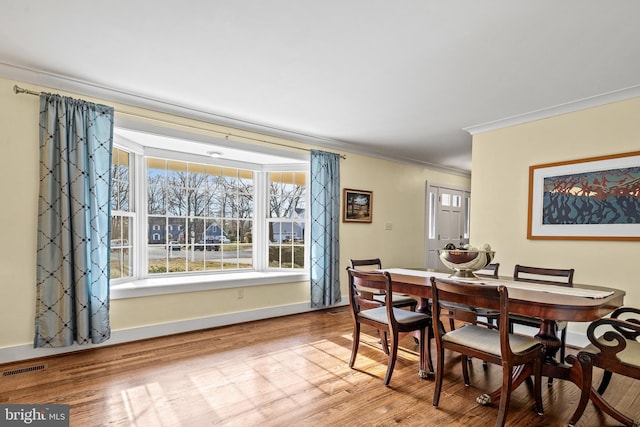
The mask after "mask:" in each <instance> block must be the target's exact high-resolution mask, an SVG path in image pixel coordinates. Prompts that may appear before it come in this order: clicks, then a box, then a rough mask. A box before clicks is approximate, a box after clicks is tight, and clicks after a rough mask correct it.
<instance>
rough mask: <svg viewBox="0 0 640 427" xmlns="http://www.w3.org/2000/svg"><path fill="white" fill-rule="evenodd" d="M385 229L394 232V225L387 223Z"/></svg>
mask: <svg viewBox="0 0 640 427" xmlns="http://www.w3.org/2000/svg"><path fill="white" fill-rule="evenodd" d="M384 229H385V230H393V224H392V223H390V222H387V223H386V224H385V225H384Z"/></svg>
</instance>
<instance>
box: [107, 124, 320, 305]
mask: <svg viewBox="0 0 640 427" xmlns="http://www.w3.org/2000/svg"><path fill="white" fill-rule="evenodd" d="M116 128H123V129H129V130H134V131H138V132H147V133H152V134H158V135H167V134H169V133H170V134H171V136H172V137H176V133H175V132H167V133H164V132H159V131H158V129H156V130H155V131H151V132H150V131H148V130H145V129H144V128H142V129H141V128H140V127H132V126H120V125H118V123H116ZM165 130H166V129H165ZM177 137H179V138H182V139H185V140H192V141H193V140H199V141H201V140H202V136H198V138H194V135H193V134H191V133H189V132H180V133H179V136H177ZM209 142H210V143H212V144H213V143H215V144H217V143H218V142H219V141H218V140H215V139H213V138H210V139H209ZM114 147H116V148H119V149H122V150H125V151H128V152H129V153H131V158H130V162H131V163H132V164H133V169H134V175H133V176H132V181H133V183H132V186H133V194H134V200H130V203H131V204H132V206H133V208H132V210H133V211H134V212H135V217H136V220H135V224H134V230H133V233H132V234H133V235H132V242H131V244H132V246H133V249H132V251H131V255H132V257H133V260H132V270H133V277H127V278H119V279H112V280H111V281H110V288H111V297H112V298H113V299H120V298H131V297H140V296H149V295H161V294H170V293H183V292H191V291H202V290H211V289H224V288H234V287H245V286H260V285H269V284H276V283H290V282H301V281H308V280H309V271H308V268H307V266H308V265H309V264H308V263H309V250H310V248H309V243H308V242H309V238H308V235H307V234H308V233H309V227H308V226H306V224H309V220H310V214H309V210H310V209H309V203H310V191H309V188H308V186H309V182H310V177H309V173H310V161H309V153H308V152H305V153H304V154H303V155H300V154H299V153H296V155H292V154H291V152H289V151H282V150H278V149H271V150H264V147H260V149H259V150H256V151H258V152H260V153H265V152H268V153H269V154H273V155H277V156H285V157H288V158H291V159H295V160H296V161H297V160H300V161H299V162H297V163H287V164H272V165H267V164H256V163H247V162H240V161H236V160H228V159H220V158H217V159H213V158H211V157H207V156H203V155H198V154H193V153H188V152H184V151H169V150H164V149H160V148H155V147H144V146H142V145H140V144H137V143H134V142H132V141H130V140H122V139H119V140H118V141H117V142H114ZM235 148H237V147H235ZM244 149H246V147H245V148H244ZM148 157H159V158H167V159H171V160H177V161H186V162H194V163H200V164H205V165H215V166H222V167H232V168H239V169H245V170H246V169H249V170H252V171H253V172H254V213H253V215H254V216H253V221H254V229H253V268H252V269H247V270H226V271H225V270H221V271H206V272H188V273H168V274H154V275H149V274H148V272H147V269H148V259H147V250H146V246H147V245H146V239H147V237H148V218H147V200H146V197H147V170H146V161H147V158H148ZM269 172H305V173H306V175H307V184H306V185H307V190H306V201H305V205H306V209H305V219H304V221H305V231H304V232H305V238H304V241H305V243H304V245H305V252H304V253H305V268H303V269H277V268H270V267H269V265H268V251H269V241H268V237H267V236H266V229H265V228H266V226H267V209H268V206H267V203H268V194H269V187H268V179H267V177H268V173H269ZM256 237H257V238H256Z"/></svg>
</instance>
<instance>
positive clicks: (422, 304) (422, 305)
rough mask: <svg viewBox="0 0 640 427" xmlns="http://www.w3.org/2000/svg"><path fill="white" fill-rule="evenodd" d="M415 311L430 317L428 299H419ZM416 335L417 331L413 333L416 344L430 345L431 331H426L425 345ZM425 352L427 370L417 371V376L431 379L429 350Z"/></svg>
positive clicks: (431, 365) (431, 370)
mask: <svg viewBox="0 0 640 427" xmlns="http://www.w3.org/2000/svg"><path fill="white" fill-rule="evenodd" d="M416 311H417V312H419V313H424V314H428V315H429V316H430V315H431V305H430V304H429V299H428V298H422V297H421V298H420V299H419V301H418V306H417V307H416ZM418 334H419V333H418V332H417V331H416V332H414V339H415V340H416V343H418V344H419V345H426V346H429V345H430V344H431V340H430V338H431V337H432V336H433V331H427V342H426V343H420V340H419V335H418ZM425 351H427V365H428V369H429V370H428V371H426V370H423V369H420V370H419V371H418V376H419V377H420V378H422V379H428V378H433V375H434V371H433V363H432V362H431V349H430V348H429V349H428V350H425Z"/></svg>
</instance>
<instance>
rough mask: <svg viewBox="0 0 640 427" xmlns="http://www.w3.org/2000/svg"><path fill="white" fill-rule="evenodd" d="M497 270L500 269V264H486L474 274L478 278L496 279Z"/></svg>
mask: <svg viewBox="0 0 640 427" xmlns="http://www.w3.org/2000/svg"><path fill="white" fill-rule="evenodd" d="M498 269H500V263H499V262H495V263H493V264H487V265H486V266H485V267H484V268H483V269H482V270H478V271H476V272H475V275H476V276H478V277H490V278H492V279H497V278H498Z"/></svg>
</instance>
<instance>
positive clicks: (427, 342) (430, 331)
mask: <svg viewBox="0 0 640 427" xmlns="http://www.w3.org/2000/svg"><path fill="white" fill-rule="evenodd" d="M426 332H427V337H426V339H425V341H424V345H425V346H426V350H427V364H428V366H429V372H431V373H433V372H434V370H433V361H432V359H431V338H433V336H434V331H433V326H432V325H429V326H427V331H426Z"/></svg>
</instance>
